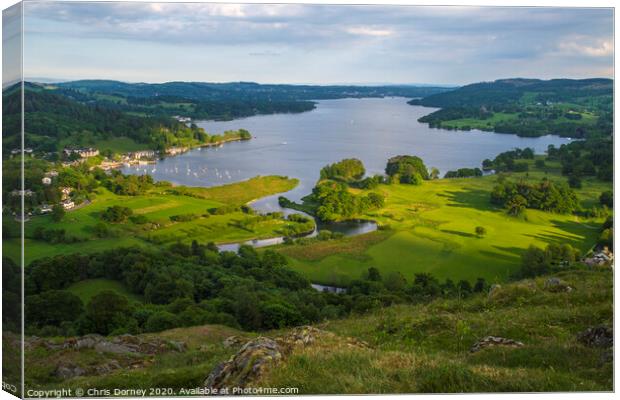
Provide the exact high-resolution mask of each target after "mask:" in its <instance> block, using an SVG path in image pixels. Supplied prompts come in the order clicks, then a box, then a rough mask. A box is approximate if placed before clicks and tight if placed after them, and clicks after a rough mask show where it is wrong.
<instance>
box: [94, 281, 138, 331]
mask: <svg viewBox="0 0 620 400" xmlns="http://www.w3.org/2000/svg"><path fill="white" fill-rule="evenodd" d="M129 310H130V307H129V302H128V301H127V298H126V297H125V296H122V295H120V294H118V293H116V292H114V291H112V290H104V291H102V292H101V293H99V294H97V295H95V296H94V297H93V298H92V299H91V300H90V302H89V303H88V306H87V307H86V315H87V317H88V318H89V319H90V320H91V321H92V324H93V328H94V331H95V332H97V333H100V334H102V335H108V334H109V333H110V332H112V331H114V330H116V329H118V328H121V327H123V326H126V325H127V322H128V321H127V318H128V317H127V316H128V315H129Z"/></svg>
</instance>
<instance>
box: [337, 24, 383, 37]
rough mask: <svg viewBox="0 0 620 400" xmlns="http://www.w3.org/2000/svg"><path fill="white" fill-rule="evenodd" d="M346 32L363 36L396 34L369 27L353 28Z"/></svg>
mask: <svg viewBox="0 0 620 400" xmlns="http://www.w3.org/2000/svg"><path fill="white" fill-rule="evenodd" d="M345 31H346V32H347V33H350V34H352V35H362V36H378V37H381V36H391V35H392V34H393V33H394V32H393V31H392V30H390V29H377V28H372V27H369V26H352V27H349V28H346V29H345Z"/></svg>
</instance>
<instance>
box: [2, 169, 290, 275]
mask: <svg viewBox="0 0 620 400" xmlns="http://www.w3.org/2000/svg"><path fill="white" fill-rule="evenodd" d="M296 185H297V180H295V179H288V178H285V177H278V176H266V177H256V178H252V179H250V180H247V181H244V182H239V183H235V184H230V185H224V186H219V187H214V188H188V187H173V188H170V187H156V188H154V189H153V190H151V191H149V192H148V193H146V194H144V195H139V196H119V195H116V194H114V193H112V192H110V191H108V190H107V189H105V188H98V189H97V192H96V197H95V198H94V199H93V200H92V202H91V203H90V204H88V205H85V206H83V207H80V208H76V209H75V210H72V211H69V212H67V213H66V215H65V216H64V217H63V219H62V220H61V221H60V222H54V221H53V220H52V217H51V215H44V216H36V217H33V218H32V219H31V220H30V221H28V222H26V225H25V236H26V240H25V260H26V264H28V263H30V262H31V261H32V260H35V259H37V258H41V257H46V256H53V255H57V254H69V253H78V252H81V253H92V252H98V251H103V250H108V249H112V248H115V247H120V246H132V245H140V246H153V245H154V244H158V245H161V244H163V245H166V244H172V243H174V242H177V241H181V242H183V243H191V242H192V240H197V241H198V242H200V243H208V242H215V243H230V242H237V241H244V240H250V239H260V238H267V237H273V236H278V234H279V233H278V232H279V230H280V229H281V228H283V227H284V226H285V225H286V224H290V222H286V221H283V220H281V219H272V220H266V221H261V222H259V223H257V224H256V225H255V226H252V227H251V228H248V227H246V226H243V225H242V224H241V221H243V219H244V218H246V217H247V214H244V213H243V212H241V211H234V212H230V213H226V214H223V215H209V213H208V211H207V210H208V209H211V208H218V207H221V206H224V205H235V206H241V205H243V204H245V203H247V202H249V201H251V200H253V199H256V198H259V197H263V196H266V195H271V194H275V193H280V192H286V191H288V190H290V189H292V188H294V187H295V186H296ZM112 206H123V207H128V208H130V209H131V210H132V211H133V214H134V215H143V216H144V217H146V218H147V220H148V223H146V224H136V223H133V222H131V221H126V222H124V223H118V224H112V223H107V224H106V226H107V227H108V230H109V234H108V235H107V236H105V237H99V236H97V234H96V232H95V230H94V229H95V228H94V227H95V226H96V225H97V224H99V223H101V222H102V219H101V217H100V215H101V213H102V212H103V211H104V210H106V209H107V208H108V207H112ZM187 214H195V215H196V218H195V219H193V220H191V221H183V222H174V221H172V220H171V219H170V217H172V216H177V215H187ZM39 227H40V228H44V229H64V230H65V232H66V234H67V235H68V236H72V237H75V238H77V239H78V240H79V241H78V242H75V243H49V242H45V241H42V240H35V239H33V234H34V232H35V230H36V229H37V228H39ZM4 251H5V254H6V255H8V256H9V257H12V258H13V259H14V260H17V259H19V251H20V250H19V239H11V240H6V241H5V250H4Z"/></svg>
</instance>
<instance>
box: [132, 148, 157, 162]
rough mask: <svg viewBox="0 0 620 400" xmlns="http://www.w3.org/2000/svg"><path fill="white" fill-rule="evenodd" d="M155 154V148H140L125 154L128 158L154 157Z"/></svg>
mask: <svg viewBox="0 0 620 400" xmlns="http://www.w3.org/2000/svg"><path fill="white" fill-rule="evenodd" d="M157 154H158V153H157V152H156V151H155V150H141V151H134V152H133V153H128V154H127V156H128V158H130V159H134V160H139V159H141V158H154V157H156V156H157Z"/></svg>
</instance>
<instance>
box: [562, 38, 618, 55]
mask: <svg viewBox="0 0 620 400" xmlns="http://www.w3.org/2000/svg"><path fill="white" fill-rule="evenodd" d="M560 50H562V51H564V52H566V53H573V54H575V53H576V54H577V55H584V56H590V57H607V56H611V55H613V53H614V45H613V43H612V42H611V41H607V40H604V41H599V43H593V44H590V45H589V44H583V43H577V42H562V43H560Z"/></svg>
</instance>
